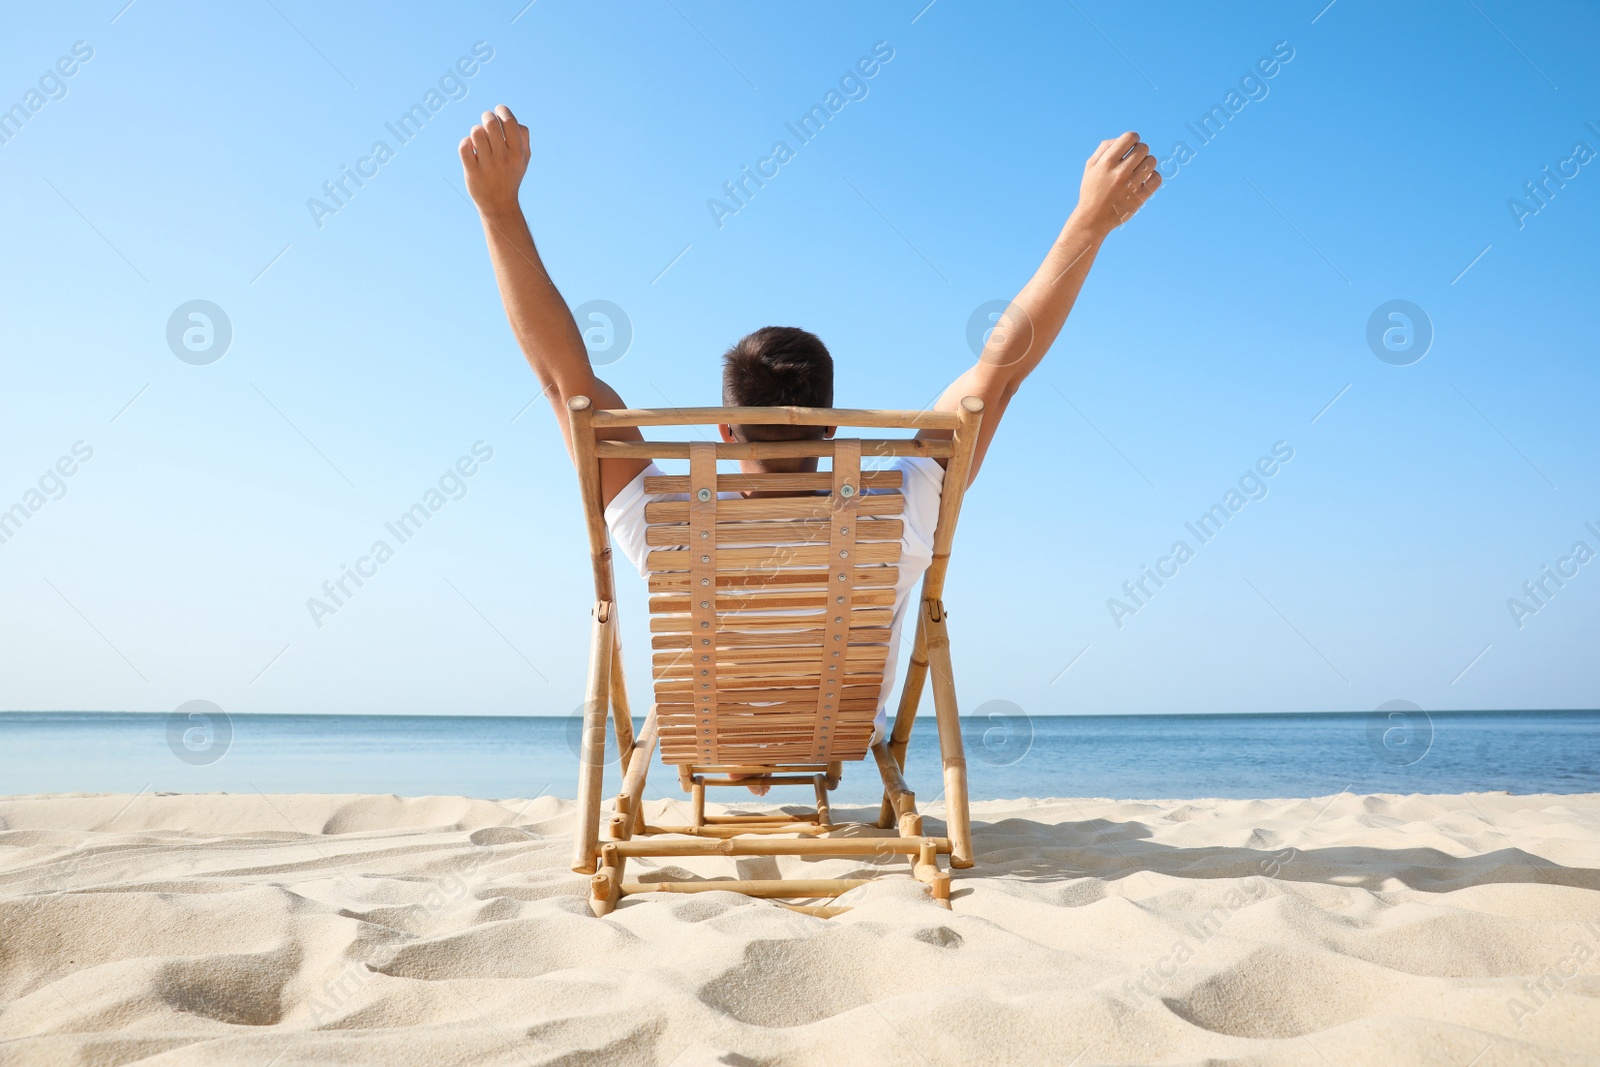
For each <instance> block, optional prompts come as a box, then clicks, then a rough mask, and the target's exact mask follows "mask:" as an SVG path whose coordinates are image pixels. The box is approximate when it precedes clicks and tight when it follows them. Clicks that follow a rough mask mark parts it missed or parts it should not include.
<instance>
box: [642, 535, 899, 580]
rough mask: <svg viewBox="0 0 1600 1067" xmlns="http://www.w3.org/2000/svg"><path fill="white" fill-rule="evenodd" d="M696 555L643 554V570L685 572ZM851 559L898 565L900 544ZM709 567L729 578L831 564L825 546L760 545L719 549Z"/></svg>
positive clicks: (866, 548) (879, 544) (868, 549)
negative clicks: (755, 572)
mask: <svg viewBox="0 0 1600 1067" xmlns="http://www.w3.org/2000/svg"><path fill="white" fill-rule="evenodd" d="M699 555H704V553H697V552H696V551H695V549H694V548H693V547H690V548H687V549H683V548H658V549H656V550H655V551H653V552H647V553H646V554H645V563H644V569H645V570H646V571H648V572H649V573H650V574H652V575H655V574H671V573H673V572H674V571H677V572H686V571H688V570H689V569H690V567H691V566H693V565H694V563H695V562H696V558H697V556H699ZM854 556H855V563H856V565H857V566H860V567H865V566H870V565H872V564H875V563H897V562H899V560H900V542H899V541H874V542H872V543H871V544H866V545H862V546H861V547H860V548H859V549H857V550H856V552H855V553H854ZM712 563H713V565H714V566H715V567H716V569H717V571H718V572H719V573H722V574H732V573H736V572H738V571H751V570H763V569H765V570H769V571H772V570H777V569H780V568H781V569H784V570H788V569H790V568H799V567H831V566H833V565H834V560H833V554H832V553H831V552H829V550H828V546H827V545H776V546H770V545H761V546H758V547H755V548H723V547H722V546H720V545H719V546H718V547H717V550H716V558H715V559H714V560H713V561H712Z"/></svg>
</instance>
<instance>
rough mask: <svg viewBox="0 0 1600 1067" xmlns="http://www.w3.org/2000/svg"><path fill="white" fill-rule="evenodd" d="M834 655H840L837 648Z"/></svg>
mask: <svg viewBox="0 0 1600 1067" xmlns="http://www.w3.org/2000/svg"><path fill="white" fill-rule="evenodd" d="M833 654H834V655H835V656H837V655H838V654H839V650H838V649H837V648H836V649H834V650H833Z"/></svg>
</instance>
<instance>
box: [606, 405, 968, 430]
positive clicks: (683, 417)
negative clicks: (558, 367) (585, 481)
mask: <svg viewBox="0 0 1600 1067" xmlns="http://www.w3.org/2000/svg"><path fill="white" fill-rule="evenodd" d="M594 424H595V427H596V428H597V429H598V428H601V427H609V426H860V427H864V428H868V429H893V430H953V429H955V428H956V415H955V412H953V411H927V410H924V411H896V410H893V409H888V408H883V409H879V408H804V407H772V408H737V407H726V408H721V407H719V408H604V409H600V410H597V411H595V413H594Z"/></svg>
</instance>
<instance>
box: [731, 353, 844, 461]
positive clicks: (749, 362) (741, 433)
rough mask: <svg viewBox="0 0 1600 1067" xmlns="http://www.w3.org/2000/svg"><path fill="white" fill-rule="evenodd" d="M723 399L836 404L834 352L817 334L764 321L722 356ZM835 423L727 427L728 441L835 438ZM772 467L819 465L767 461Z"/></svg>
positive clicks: (737, 403) (746, 403)
mask: <svg viewBox="0 0 1600 1067" xmlns="http://www.w3.org/2000/svg"><path fill="white" fill-rule="evenodd" d="M722 403H723V404H724V405H725V406H726V407H750V408H762V407H808V408H831V407H832V406H833V357H832V356H831V355H829V354H828V346H827V345H824V344H823V343H822V340H821V338H819V337H818V336H817V335H816V334H814V333H809V332H807V331H805V330H801V329H797V328H796V327H793V326H763V327H762V328H761V329H759V330H756V331H755V332H754V333H751V334H747V335H746V336H744V337H742V338H740V339H739V341H738V343H737V344H735V345H734V346H733V347H732V348H730V349H728V351H727V352H725V353H723V356H722ZM832 434H833V427H831V426H725V427H723V433H722V436H723V439H724V440H728V441H794V440H803V439H806V438H823V437H830V436H832ZM761 467H762V468H763V469H766V470H777V469H781V468H788V469H810V470H814V469H815V468H816V461H815V460H810V461H805V462H801V463H798V464H790V463H789V462H783V461H778V462H774V461H767V462H766V463H763V464H761Z"/></svg>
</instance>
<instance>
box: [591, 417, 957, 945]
mask: <svg viewBox="0 0 1600 1067" xmlns="http://www.w3.org/2000/svg"><path fill="white" fill-rule="evenodd" d="M568 410H569V416H570V419H571V424H572V440H573V444H574V453H575V455H576V456H577V461H578V471H579V482H580V486H581V488H582V491H583V501H584V510H585V515H586V519H587V524H588V530H589V542H590V545H589V547H590V554H591V558H592V563H593V566H594V579H595V608H594V629H593V639H592V645H591V656H590V670H589V683H588V699H587V701H586V703H585V712H584V731H583V743H582V752H581V755H580V766H579V782H578V831H577V841H576V849H575V854H574V860H573V869H574V870H576V871H580V872H583V873H588V874H592V875H593V878H592V892H591V900H590V905H591V908H592V909H593V910H594V913H595V914H596V915H604V914H606V913H608V912H609V911H611V909H612V908H614V907H615V906H616V904H617V902H618V900H619V899H620V898H621V897H622V896H623V895H626V894H629V893H643V892H698V891H704V890H707V889H731V890H734V891H736V892H742V893H746V894H748V895H751V896H760V897H772V898H789V899H791V900H793V899H815V898H826V897H831V896H837V895H839V894H841V893H844V892H847V891H848V890H849V889H852V888H855V886H857V885H859V884H861V880H860V879H821V880H807V881H787V882H786V881H772V882H762V883H753V882H745V881H738V882H735V881H718V880H707V881H702V882H670V883H668V882H648V883H634V882H626V881H624V880H623V876H624V869H625V867H626V863H627V860H628V858H629V857H640V856H652V857H664V856H699V855H705V856H711V855H728V856H743V855H762V856H774V855H796V856H827V855H837V856H864V855H875V856H880V857H884V856H899V855H903V856H905V857H907V858H908V859H909V860H910V862H911V870H912V873H913V875H914V876H915V877H916V878H917V879H918V880H920V881H923V882H926V883H927V884H928V885H929V887H930V890H931V892H932V895H933V898H934V899H935V900H937V901H939V902H940V903H942V904H944V906H946V907H948V906H949V885H950V876H949V874H948V873H946V872H945V871H944V870H942V869H941V868H940V866H939V856H948V857H949V859H950V864H951V866H952V867H970V866H971V865H972V846H971V824H970V818H969V816H968V810H967V788H966V761H965V758H964V757H963V754H962V744H961V728H960V722H959V718H958V711H957V706H956V700H955V688H954V683H953V681H952V680H951V679H952V675H951V671H950V652H949V638H948V635H947V633H946V627H945V616H944V606H943V603H942V600H941V599H940V598H941V595H942V591H943V585H944V575H945V569H946V566H947V564H948V560H949V553H950V543H951V540H952V538H953V536H954V532H955V525H956V519H957V517H958V515H959V513H960V508H961V500H962V496H963V494H964V490H965V487H966V482H967V477H968V472H969V471H970V469H971V462H972V448H973V444H974V442H975V441H976V439H977V430H978V424H979V421H980V420H981V418H982V411H983V406H982V404H981V402H979V401H978V400H976V399H974V398H970V397H969V398H967V399H965V400H963V401H962V403H961V407H960V410H958V411H955V412H929V411H867V410H854V411H851V410H842V409H824V408H692V409H671V410H632V409H630V410H618V411H596V410H594V409H593V408H592V406H591V404H590V402H589V400H588V399H587V398H586V397H575V398H573V399H572V400H571V401H570V402H569V404H568ZM728 423H732V424H735V425H742V426H749V425H791V426H793V425H798V426H836V427H841V428H843V427H864V428H873V429H878V428H884V429H900V430H920V429H935V430H948V431H950V433H951V437H950V439H949V440H937V439H917V438H905V437H898V438H895V437H891V438H877V439H862V438H856V437H836V438H833V439H830V440H812V439H808V440H791V441H770V442H750V443H722V442H716V443H714V442H711V441H706V440H695V441H682V440H680V441H643V442H638V441H628V442H619V441H607V440H598V439H597V438H596V430H597V429H609V428H613V427H625V426H640V427H642V426H711V427H714V426H716V425H718V424H728ZM903 455H923V456H928V457H931V458H937V459H944V460H946V462H947V472H946V477H945V480H944V491H943V493H942V495H941V498H940V506H939V516H938V522H937V525H936V528H935V532H934V546H933V547H934V551H933V562H932V563H931V565H930V566H929V567H928V569H927V571H926V573H925V574H924V576H923V581H922V596H921V602H920V605H919V610H918V613H917V624H916V632H915V637H914V641H913V642H912V648H911V654H910V656H909V657H908V659H909V663H908V665H907V669H906V683H905V686H904V687H903V689H902V692H901V700H900V705H899V708H898V711H897V713H896V716H895V722H894V728H893V730H892V732H891V733H890V735H889V737H888V738H886V739H883V740H880V741H879V742H878V743H877V744H872V743H871V735H872V726H873V719H874V716H875V714H876V711H877V708H878V704H879V702H880V700H881V697H882V695H883V690H884V687H885V686H886V685H887V684H888V683H889V678H888V676H887V669H888V666H889V665H888V656H889V649H890V643H891V638H892V631H891V625H892V623H893V619H894V607H895V585H896V582H897V581H898V578H899V574H900V571H899V567H900V557H901V538H902V536H903V533H904V529H905V524H904V520H903V517H902V513H903V510H904V499H903V497H902V495H901V490H902V489H903V488H904V487H903V485H902V484H901V479H902V474H901V472H900V471H898V470H871V469H863V468H862V459H863V457H869V458H871V457H884V456H903ZM796 456H802V457H817V458H818V460H819V466H821V465H822V461H824V460H826V464H827V466H826V469H822V470H818V471H816V472H811V473H792V474H779V473H771V474H743V473H731V472H722V471H719V470H718V467H717V463H718V461H719V460H723V461H727V460H737V459H764V458H777V457H796ZM612 457H615V458H651V459H687V460H688V461H689V473H688V474H687V475H649V476H647V477H646V478H645V485H644V490H645V492H646V494H648V495H650V496H651V497H652V498H654V497H658V496H660V497H665V498H666V499H652V500H651V502H650V503H648V504H646V505H645V511H644V517H645V522H646V524H647V526H646V534H645V540H646V544H647V545H648V546H649V551H648V555H647V559H646V565H645V570H646V571H647V573H648V576H649V577H648V579H647V585H648V590H649V594H650V599H649V604H650V634H651V638H650V645H651V676H652V679H653V681H654V689H655V692H654V697H655V700H654V702H653V704H652V706H651V709H650V713H649V714H648V715H647V716H646V717H645V721H644V725H643V727H642V729H641V730H640V731H639V733H638V736H637V737H636V736H634V731H633V722H632V719H631V717H630V711H629V703H628V700H627V695H626V690H625V687H624V684H623V679H622V668H621V663H622V658H621V650H620V648H619V647H618V638H617V619H616V602H615V593H614V588H615V587H614V575H613V572H612V566H611V542H610V534H609V532H608V531H607V529H606V525H605V520H604V509H603V506H602V504H601V500H600V474H599V463H600V461H601V460H602V459H606V458H612ZM745 492H759V493H762V494H783V495H773V496H768V495H763V496H752V497H745V496H742V495H740V494H742V493H745ZM930 664H931V665H932V666H933V667H934V668H935V670H934V675H935V677H934V703H935V711H936V714H937V720H938V724H939V741H940V748H941V752H942V756H943V763H944V777H945V801H946V810H947V818H946V822H947V826H948V836H947V837H930V836H926V835H924V834H923V832H922V818H921V816H920V815H919V814H917V810H916V800H915V797H914V796H913V795H912V793H911V790H910V789H909V788H907V787H906V784H905V779H904V777H903V775H902V769H903V767H904V765H905V754H906V747H907V743H908V742H909V739H910V736H911V728H912V725H913V723H914V721H915V717H916V710H917V705H918V703H919V701H920V698H921V693H922V689H923V687H924V684H925V682H926V679H927V676H928V668H929V666H930ZM608 711H609V713H610V718H611V720H612V722H613V726H614V729H615V731H616V736H617V745H618V749H619V751H620V752H621V753H622V767H623V784H622V789H621V791H620V792H619V793H618V795H617V798H616V803H615V807H614V813H613V815H612V816H611V818H610V820H609V823H608V826H607V830H608V832H609V833H608V836H609V840H602V839H601V836H600V822H601V819H600V816H601V810H600V809H601V788H602V770H603V760H604V751H605V724H606V718H607V713H608ZM658 747H659V749H660V753H661V759H662V761H663V762H664V763H667V764H670V765H675V766H676V767H677V769H678V777H679V782H680V784H681V785H682V786H683V787H684V788H685V789H686V790H687V791H688V792H689V793H690V795H691V797H692V800H693V809H692V810H693V815H692V820H693V821H692V822H691V823H690V824H688V825H685V826H651V825H647V824H646V823H645V822H644V818H643V811H642V799H643V790H644V783H645V778H646V775H647V774H648V773H649V768H650V764H651V761H652V759H653V758H654V754H655V750H656V749H657V748H658ZM869 755H870V756H871V757H872V758H873V762H874V763H875V765H876V766H877V769H878V771H879V774H880V776H881V777H882V779H883V784H884V800H883V805H882V807H881V810H880V814H879V819H878V822H877V827H878V828H879V829H881V830H888V831H891V833H889V834H878V835H869V836H859V835H857V836H850V837H837V838H836V837H832V836H830V835H831V834H832V833H833V831H835V830H840V829H843V828H844V825H843V824H835V823H834V822H833V821H832V815H831V809H830V805H829V802H828V793H829V791H830V790H832V789H833V788H834V787H835V786H837V784H838V782H839V779H840V775H841V774H842V773H843V766H844V764H846V763H853V762H859V761H862V760H864V759H866V758H867V757H868V756H869ZM759 783H765V784H768V785H809V786H811V787H812V788H813V790H814V794H815V797H816V809H815V811H814V812H810V813H806V814H804V815H799V816H793V815H744V816H737V815H729V816H708V815H707V814H706V810H705V790H706V788H707V787H717V786H730V787H744V786H747V785H752V784H759ZM858 833H859V832H858ZM789 906H792V907H798V908H800V910H806V911H810V912H813V913H816V914H824V915H828V914H834V913H836V912H837V911H839V910H841V909H838V908H836V907H830V906H818V905H794V904H791V905H789Z"/></svg>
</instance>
